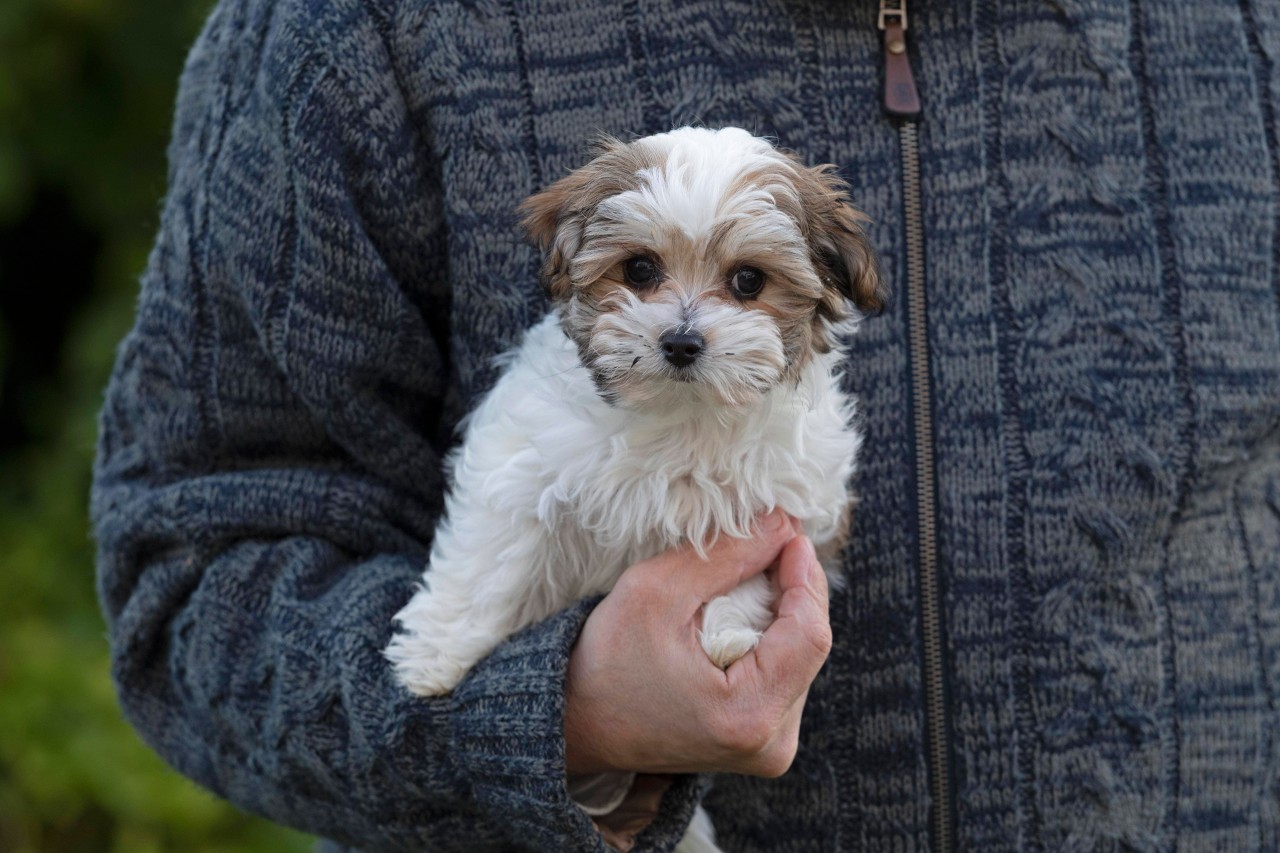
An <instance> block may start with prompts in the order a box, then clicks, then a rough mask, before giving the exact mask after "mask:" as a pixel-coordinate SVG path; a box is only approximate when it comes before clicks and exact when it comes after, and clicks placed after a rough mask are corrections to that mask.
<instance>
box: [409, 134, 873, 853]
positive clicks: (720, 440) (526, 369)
mask: <svg viewBox="0 0 1280 853" xmlns="http://www.w3.org/2000/svg"><path fill="white" fill-rule="evenodd" d="M609 152H610V153H609V156H602V158H601V160H600V161H598V162H597V163H593V164H592V165H591V166H589V167H587V168H586V169H584V170H582V171H581V172H580V173H575V175H573V176H570V177H569V178H567V179H565V181H563V182H561V184H559V185H557V187H553V188H552V189H551V190H549V191H547V193H544V194H543V197H542V198H543V199H544V200H543V207H544V208H545V211H544V212H543V221H544V225H543V227H544V230H546V232H547V233H544V234H541V235H537V234H536V232H537V230H538V227H539V226H538V224H537V222H538V221H539V220H538V219H537V217H538V215H539V213H538V208H537V206H536V205H534V213H533V214H532V215H531V217H530V220H529V221H532V222H534V223H535V224H534V225H533V226H531V230H533V231H535V236H540V237H541V239H542V240H543V242H544V243H545V244H548V246H549V248H550V250H551V251H550V252H549V261H548V273H547V275H548V277H549V279H550V281H549V283H548V286H549V289H550V291H551V292H552V294H553V296H554V297H555V298H556V306H555V309H554V310H553V311H552V312H551V313H550V314H549V315H548V316H547V317H546V318H545V319H543V320H542V321H541V322H540V323H538V324H537V325H536V326H534V327H533V328H532V329H531V330H529V332H528V333H527V334H526V336H525V338H524V341H523V343H522V344H521V345H520V347H519V348H518V349H517V350H516V351H515V352H513V353H511V354H509V355H508V356H507V357H506V358H505V361H504V364H503V368H504V369H503V373H502V375H501V377H500V379H499V380H498V382H497V384H496V386H495V387H494V388H493V390H492V391H491V392H490V393H489V395H488V396H487V397H486V398H485V399H484V400H483V402H482V403H481V404H480V406H479V408H477V409H476V411H475V412H474V413H473V414H472V415H471V416H470V417H469V418H468V420H467V421H466V422H465V437H464V441H463V443H462V445H461V447H460V448H459V449H458V450H457V451H456V452H455V453H454V454H453V455H452V456H451V458H450V467H451V473H452V489H451V491H450V494H449V496H448V498H447V505H446V517H445V518H444V519H443V520H442V521H441V522H440V524H439V526H438V528H437V531H436V538H435V541H434V545H433V548H432V553H431V558H430V564H429V566H428V568H427V570H426V572H425V573H424V575H423V583H422V586H421V587H420V588H419V589H418V591H417V593H416V594H415V595H414V596H413V598H412V600H410V602H409V603H408V604H407V605H406V606H405V607H404V609H403V610H401V611H400V612H399V613H398V614H397V615H396V617H395V618H396V621H397V622H398V623H399V625H400V628H401V630H400V631H399V632H398V633H397V634H396V635H395V636H394V638H393V640H392V642H391V644H390V646H389V647H388V649H387V657H388V658H389V659H390V661H391V662H392V663H393V664H394V666H395V672H396V675H397V677H398V678H399V680H400V682H401V683H402V684H404V686H405V687H406V688H408V689H409V690H411V691H413V692H414V693H418V694H421V695H424V696H433V695H440V694H444V693H448V692H449V691H451V690H452V689H453V688H454V687H455V686H456V685H457V684H458V683H459V681H461V680H462V678H463V677H464V676H465V675H466V673H467V672H468V670H470V669H471V668H472V667H473V666H474V665H475V664H476V663H477V662H478V661H479V660H481V659H482V658H483V657H485V656H486V655H487V654H488V653H489V652H490V651H492V650H493V648H494V647H495V646H496V645H497V644H498V643H500V642H501V641H502V640H503V639H505V638H506V637H508V636H510V635H511V634H512V633H514V632H516V631H517V630H519V629H520V628H522V627H524V626H526V625H529V624H532V623H535V622H537V621H540V620H542V619H544V618H546V617H547V616H549V615H551V614H552V613H555V612H556V611H558V610H560V609H561V608H563V607H565V606H566V605H568V604H570V603H572V602H574V601H577V600H580V599H582V598H584V597H587V596H591V595H595V594H599V593H606V592H608V591H609V590H610V589H611V588H612V587H613V585H614V583H615V582H616V581H617V579H618V577H619V575H620V574H621V573H622V572H623V571H624V570H625V569H626V568H627V567H628V566H631V565H632V564H634V563H636V562H638V561H640V560H643V559H646V558H648V557H651V556H654V555H656V554H658V553H660V552H662V551H664V550H666V549H668V548H671V547H673V546H676V545H678V544H681V543H690V544H691V545H692V546H693V549H694V550H695V551H696V552H697V553H698V554H701V553H705V550H704V549H705V547H706V546H707V545H708V544H709V543H711V542H713V541H714V539H715V537H717V536H735V537H745V536H748V535H749V533H750V528H751V525H752V523H753V520H754V518H755V517H756V516H757V515H759V514H760V513H762V512H765V511H768V510H771V509H773V508H782V509H783V510H785V511H786V512H788V513H790V514H791V515H793V516H795V517H796V518H798V519H800V520H802V521H803V523H804V526H805V530H806V532H807V533H808V535H809V536H810V537H811V538H812V539H813V541H814V543H815V545H817V546H818V547H819V550H820V551H821V550H822V546H823V545H824V544H827V543H831V542H837V543H838V542H839V541H842V539H841V537H842V536H843V531H842V529H841V528H842V526H843V525H844V524H845V523H846V518H847V508H848V503H849V498H848V493H847V483H848V481H849V479H850V476H851V474H852V472H853V468H854V460H855V456H856V453H857V449H858V444H859V437H858V434H857V432H856V431H855V429H854V426H853V414H854V412H853V403H852V401H851V400H850V399H849V398H848V397H847V396H846V395H845V394H844V393H843V392H842V391H841V389H840V385H839V378H838V369H839V367H840V365H841V363H842V362H843V360H844V358H845V355H844V352H843V349H842V347H841V345H840V341H841V335H842V334H844V333H846V332H848V331H849V330H850V329H851V328H852V325H851V323H850V322H849V321H847V319H846V318H847V315H845V314H842V313H840V312H839V311H835V312H834V313H833V310H832V309H831V308H830V307H829V305H828V307H827V312H828V313H827V314H822V312H821V310H820V308H819V305H820V303H822V301H823V300H824V299H826V300H831V290H832V288H834V287H835V285H834V284H833V281H832V278H831V276H832V275H833V273H832V271H831V269H823V268H821V267H822V263H820V262H819V261H816V260H815V258H828V257H830V256H832V255H833V254H834V255H839V254H840V250H841V247H842V246H841V243H840V241H841V240H844V241H845V243H844V244H843V248H844V249H845V250H846V251H845V254H846V255H847V256H850V257H859V258H860V257H861V255H860V254H859V252H860V251H861V249H860V247H859V246H857V245H854V244H852V243H850V242H849V241H851V240H853V241H857V242H860V241H861V234H860V232H859V231H858V229H857V227H856V225H848V224H847V223H848V222H850V221H854V220H852V219H850V218H849V217H852V216H856V214H852V213H849V214H848V215H847V216H845V219H842V220H839V221H837V219H835V218H832V220H831V225H830V228H829V229H828V228H827V227H826V226H824V225H822V224H821V223H818V224H815V222H812V221H808V220H804V221H802V216H801V214H798V213H797V211H803V210H804V207H805V205H819V204H820V203H821V204H826V205H827V206H828V207H830V208H831V211H829V213H831V216H832V217H835V216H836V214H837V213H840V214H841V215H844V211H845V206H844V205H843V193H842V191H841V190H840V189H839V187H840V186H842V185H838V186H836V189H835V190H834V191H832V190H831V187H832V186H833V184H832V182H830V181H828V183H826V184H822V185H821V186H819V189H821V190H822V193H819V192H817V191H816V190H815V189H814V187H815V186H818V184H815V183H814V181H815V180H817V181H821V180H826V179H825V178H821V177H819V178H817V179H814V178H813V174H817V175H819V176H821V175H824V174H825V173H824V172H821V171H816V170H806V169H805V167H803V166H800V165H799V164H798V163H797V162H796V161H795V160H794V159H792V158H790V157H788V156H785V155H782V154H780V153H779V152H777V151H776V150H775V149H774V148H773V147H772V146H770V145H769V144H768V143H767V142H764V141H763V140H759V139H755V138H753V137H751V136H750V135H749V134H747V133H745V132H743V131H740V130H735V129H726V130H722V131H708V130H693V129H684V130H680V131H675V132H672V133H670V134H663V135H660V136H657V137H650V138H648V139H644V140H640V141H639V142H636V143H632V144H631V146H623V145H621V143H614V145H613V147H612V148H610V149H609ZM610 157H612V160H610ZM619 164H622V165H619ZM628 164H630V165H628ZM593 169H594V170H595V171H592V170H593ZM610 170H612V171H610ZM628 170H629V171H628ZM806 176H808V177H809V178H810V183H809V185H807V186H808V189H807V190H806V189H805V187H806V184H805V182H804V179H805V177H806ZM602 186H603V187H606V189H605V190H600V189H599V188H600V187H602ZM593 193H594V195H593ZM806 193H807V195H806ZM823 193H825V194H823ZM539 198H540V197H535V199H534V200H531V203H532V202H537V201H538V200H539ZM832 199H836V201H834V202H833V201H832ZM837 202H838V203H837ZM842 223H845V224H842ZM841 228H844V229H845V231H844V232H843V233H836V232H840V229H841ZM819 243H821V245H818V244H819ZM833 246H834V248H832V247H833ZM823 253H825V254H823ZM636 256H643V257H647V258H652V259H653V260H654V261H655V262H657V263H659V264H660V265H661V268H662V274H663V277H662V281H661V283H660V284H655V285H654V286H653V287H647V288H641V287H629V286H628V284H627V283H626V282H625V281H624V279H625V276H624V275H623V274H622V273H621V272H620V270H621V269H622V268H623V266H624V265H625V264H626V262H627V260H628V259H629V258H635V257H636ZM744 264H749V265H750V266H752V267H759V268H760V269H763V270H765V272H766V275H767V280H768V284H767V285H766V286H767V287H773V288H774V290H772V291H770V292H769V295H770V296H771V297H776V299H775V301H774V303H771V304H770V305H766V304H765V302H764V301H763V299H764V297H761V300H762V301H756V300H755V299H754V298H743V297H742V296H741V294H738V295H736V296H735V294H734V291H733V290H732V287H733V284H732V283H733V281H734V275H735V270H740V269H742V267H743V265H744ZM840 272H841V273H842V274H846V275H848V274H850V273H849V271H848V270H843V269H842V270H840ZM854 272H855V273H856V272H857V271H854ZM859 274H862V275H865V277H866V280H864V281H862V282H861V284H862V285H864V286H872V285H874V281H873V279H874V271H873V270H864V271H862V272H861V273H859ZM846 280H847V279H846ZM868 282H870V284H868ZM868 292H869V291H868ZM834 301H835V302H836V303H837V304H839V305H843V304H844V299H843V297H839V298H836V299H835V300H834ZM855 301H857V299H856V298H855ZM766 308H768V309H769V310H765V309H766ZM673 329H677V330H684V331H696V332H697V333H699V334H701V335H702V336H703V338H704V341H705V346H704V348H703V350H702V352H701V354H700V355H699V356H698V357H697V359H696V361H695V363H693V364H691V365H687V366H679V365H674V363H673V362H671V360H670V359H668V358H666V357H664V355H663V353H662V350H661V346H660V340H659V339H660V338H661V336H662V335H663V333H664V332H669V331H670V330H673ZM697 559H698V558H697V557H696V556H694V557H693V558H692V559H691V561H690V565H689V571H697V570H698V565H697ZM774 604H775V602H774V591H773V589H772V587H771V584H770V581H769V580H768V579H767V578H766V577H765V576H763V575H762V576H758V577H756V578H754V579H752V580H750V581H748V582H746V583H744V584H743V585H742V586H740V587H739V588H738V589H736V590H734V591H733V592H732V593H730V594H729V595H726V596H724V597H722V598H718V599H716V600H714V601H711V602H709V603H708V604H707V606H706V607H705V609H704V614H703V627H702V634H701V639H702V645H703V648H704V649H705V651H706V653H707V654H708V656H710V658H711V659H712V660H713V661H714V662H715V663H716V664H718V665H719V666H721V667H728V666H729V665H730V664H732V662H733V661H735V660H737V659H738V658H739V657H741V656H742V655H744V654H746V653H747V652H749V651H750V650H751V649H753V648H754V647H755V645H756V644H757V642H758V641H759V638H760V636H761V634H762V632H763V631H764V630H765V629H766V628H767V627H768V625H769V623H770V622H771V621H772V619H773V616H774V609H773V608H774ZM704 825H705V826H704ZM697 827H703V828H704V829H705V831H703V830H701V829H698V828H697ZM691 832H692V833H693V835H691V836H690V838H688V839H687V842H688V844H695V843H703V844H705V845H709V846H705V847H704V848H700V849H714V844H713V842H712V840H711V839H712V835H711V830H710V823H709V821H707V820H706V819H705V815H702V816H701V817H700V819H699V822H697V823H696V826H695V829H694V830H691ZM693 836H698V838H701V841H696V839H695V838H694V837H693ZM688 844H686V847H687V846H688ZM690 849H692V848H690Z"/></svg>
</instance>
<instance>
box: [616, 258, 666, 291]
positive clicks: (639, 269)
mask: <svg viewBox="0 0 1280 853" xmlns="http://www.w3.org/2000/svg"><path fill="white" fill-rule="evenodd" d="M622 274H623V276H624V277H625V278H626V280H627V284H629V285H631V286H632V287H639V288H644V287H652V286H653V285H655V284H657V283H658V277H659V276H660V275H661V271H660V270H659V269H658V265H657V264H655V263H654V262H653V261H652V260H650V259H649V258H646V257H644V256H643V255H637V256H636V257H634V258H630V259H628V260H627V262H626V263H625V264H623V266H622Z"/></svg>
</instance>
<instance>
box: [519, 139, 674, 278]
mask: <svg viewBox="0 0 1280 853" xmlns="http://www.w3.org/2000/svg"><path fill="white" fill-rule="evenodd" d="M592 149H593V151H592V153H593V154H594V155H595V157H594V159H593V160H592V161H591V162H590V163H588V164H587V165H585V166H583V167H582V168H581V169H577V170H576V171H573V172H570V173H569V174H568V175H566V176H565V177H563V178H561V179H560V180H558V181H556V182H555V183H554V184H552V185H551V186H549V187H547V188H546V189H545V190H543V191H542V192H539V193H536V194H534V195H532V196H530V197H529V198H527V199H525V200H524V202H523V203H522V204H521V205H520V208H519V212H520V214H521V222H520V224H521V225H522V226H523V227H524V230H525V233H526V234H527V235H528V236H529V239H530V240H531V241H532V242H533V243H534V244H535V245H537V246H538V248H540V249H541V250H542V251H543V252H544V253H545V259H544V261H543V265H542V283H543V285H544V286H545V287H546V288H547V295H548V296H550V297H551V299H552V300H553V301H561V300H563V299H565V298H567V297H568V296H569V293H570V289H571V284H570V281H569V269H568V268H569V263H570V261H572V260H573V256H574V255H575V254H576V253H577V251H578V249H579V248H580V247H581V245H582V232H583V228H584V227H585V226H586V223H587V220H588V219H590V218H591V215H592V213H593V212H594V211H595V208H596V205H598V204H600V202H602V201H604V200H605V199H606V198H608V197H610V196H612V195H616V194H618V193H621V192H625V191H627V190H630V189H634V188H635V187H636V186H637V185H638V183H639V182H638V180H637V178H636V173H637V172H639V171H640V170H641V169H643V168H645V167H647V166H650V165H652V163H650V162H647V161H646V160H645V158H644V157H643V154H642V152H641V151H640V150H639V149H638V148H637V147H636V146H634V145H627V144H626V143H623V142H620V141H618V140H617V139H614V138H612V137H608V136H605V137H601V138H600V139H599V140H597V141H596V142H595V144H594V145H593V146H592Z"/></svg>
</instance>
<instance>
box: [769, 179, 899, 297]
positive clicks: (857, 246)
mask: <svg viewBox="0 0 1280 853" xmlns="http://www.w3.org/2000/svg"><path fill="white" fill-rule="evenodd" d="M792 159H793V160H794V161H795V166H796V179H795V183H796V191H797V192H798V193H799V195H800V202H801V205H802V207H803V210H802V215H801V224H802V226H803V227H804V230H805V239H806V240H808V241H809V246H810V247H811V248H812V251H813V258H814V261H815V263H816V265H817V268H818V270H819V272H820V273H821V274H822V275H823V277H824V280H825V281H826V282H827V284H828V285H829V286H830V287H832V288H833V289H834V292H833V293H830V294H829V296H830V298H826V299H823V300H822V302H821V303H820V304H819V306H818V310H819V312H820V313H821V314H822V315H823V316H825V317H826V318H827V319H832V320H834V319H838V318H840V317H843V316H844V314H845V310H844V306H843V304H842V299H841V298H840V297H843V298H844V299H848V300H849V301H851V302H852V303H853V304H854V305H855V306H856V307H857V308H858V310H860V311H862V312H864V313H867V314H875V313H879V312H880V311H881V310H883V309H884V304H885V300H886V298H887V296H888V294H887V291H886V289H885V287H884V284H883V282H882V281H881V279H880V273H879V270H878V269H877V267H876V261H875V254H874V253H873V252H872V250H871V245H870V244H869V243H868V242H867V239H866V236H865V235H864V234H863V231H862V225H863V223H864V222H867V221H869V220H868V217H867V216H866V214H864V213H860V212H859V211H857V210H855V209H854V208H853V206H852V205H851V204H850V203H849V187H848V184H846V183H845V182H844V181H843V180H842V179H841V178H840V177H839V176H838V175H837V174H835V171H834V170H835V167H834V166H830V165H825V166H814V167H812V168H811V167H809V166H805V165H804V164H802V163H800V162H799V160H798V159H797V158H795V157H794V155H792Z"/></svg>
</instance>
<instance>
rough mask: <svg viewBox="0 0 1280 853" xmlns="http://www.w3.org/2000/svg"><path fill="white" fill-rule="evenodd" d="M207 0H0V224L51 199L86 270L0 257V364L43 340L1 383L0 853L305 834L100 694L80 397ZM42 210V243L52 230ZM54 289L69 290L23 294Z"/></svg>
mask: <svg viewBox="0 0 1280 853" xmlns="http://www.w3.org/2000/svg"><path fill="white" fill-rule="evenodd" d="M210 5H211V2H210V0H167V2H156V0H0V235H5V234H7V235H9V236H11V237H12V236H13V235H15V234H18V235H30V233H31V227H30V226H31V223H32V221H33V219H32V217H33V216H35V213H34V212H35V211H36V210H37V208H38V207H39V205H40V202H41V200H42V199H48V198H54V199H58V200H59V205H60V207H59V206H55V207H56V208H57V209H59V210H61V209H63V208H65V213H66V216H67V217H68V220H69V221H68V224H67V229H68V231H67V233H71V231H79V232H82V234H83V235H87V239H81V240H80V241H79V243H80V244H81V245H91V246H92V247H93V251H92V252H91V253H90V254H91V255H92V256H91V257H86V258H83V259H82V260H83V263H82V264H81V265H82V266H83V268H84V269H85V270H87V271H88V274H87V275H86V276H85V278H86V279H87V280H86V281H79V282H71V283H61V284H63V285H67V286H55V285H57V284H59V283H56V282H49V281H44V280H38V277H36V276H28V275H24V274H23V273H22V270H21V269H20V268H15V265H14V264H13V263H6V262H7V261H12V260H13V259H12V258H5V257H3V255H0V295H4V296H6V297H16V296H17V295H19V294H20V295H21V296H22V299H23V300H25V302H24V304H26V305H28V306H29V307H28V308H27V309H24V310H23V311H22V312H19V313H21V314H23V316H4V314H3V313H0V368H3V367H5V366H6V365H8V366H9V367H17V366H19V365H21V364H22V363H23V361H22V360H23V359H24V358H27V357H28V355H29V354H28V353H25V352H23V351H22V348H21V347H20V346H18V345H17V344H16V343H15V342H17V341H19V340H20V339H21V338H22V337H23V336H21V335H19V334H18V331H20V330H22V329H23V328H25V327H22V326H20V325H19V324H28V323H44V324H46V326H47V328H49V329H50V330H52V331H51V333H53V332H56V333H57V335H58V340H56V341H53V342H52V345H53V346H55V350H54V352H55V353H56V357H55V358H53V359H52V360H51V363H50V364H49V365H48V367H47V369H44V370H43V371H42V372H40V373H39V374H38V375H37V376H36V378H35V379H34V380H32V381H28V382H24V383H22V384H21V385H20V386H15V387H4V386H3V385H0V401H3V402H4V411H5V412H6V413H7V415H8V417H9V418H10V419H11V420H12V421H14V423H12V424H10V427H11V429H10V430H9V432H10V433H12V434H16V435H19V436H20V440H16V441H11V442H9V443H8V444H7V445H0V853H4V852H7V851H44V850H48V851H81V850H89V851H93V850H119V851H157V850H184V851H185V850H210V851H212V850H227V851H230V850H270V851H288V850H307V849H309V848H310V846H311V841H310V839H307V838H306V837H304V836H302V835H299V834H296V833H292V832H289V831H286V830H283V829H280V828H278V827H275V826H272V825H271V824H269V823H267V822H265V821H263V820H260V819H258V818H253V817H250V816H247V815H244V814H243V813H240V812H237V811H236V810H234V809H233V808H231V807H230V806H228V805H226V804H224V803H222V802H220V801H218V800H217V799H215V798H214V797H212V796H211V795H209V794H207V793H205V792H203V791H201V790H200V789H198V788H196V787H195V786H194V785H193V784H191V783H190V782H187V781H186V780H184V779H182V778H181V777H179V776H178V775H177V774H176V773H174V772H173V771H171V770H169V769H168V768H167V767H165V766H164V764H163V763H162V762H161V761H160V759H159V758H157V757H156V756H154V755H153V754H152V753H150V752H149V751H148V750H147V749H146V748H145V747H144V746H143V745H142V744H141V742H140V740H139V739H138V737H137V736H136V735H135V734H134V733H133V731H132V730H131V729H130V728H129V727H128V725H127V724H126V723H124V722H123V720H122V718H121V715H120V711H119V709H118V707H117V705H116V701H115V695H114V691H113V688H112V686H111V682H110V678H109V675H108V663H107V646H106V642H105V639H104V626H103V623H102V619H101V617H100V616H99V614H98V609H97V604H96V601H95V598H94V588H93V546H92V542H91V540H90V537H89V530H88V521H87V516H86V513H87V493H88V486H89V469H90V465H91V462H92V458H93V445H94V439H95V432H96V426H95V420H96V415H97V409H98V406H99V404H100V401H101V393H102V388H103V386H104V384H105V382H106V378H107V375H108V373H109V371H110V367H111V362H112V358H113V355H114V350H115V346H116V343H117V341H119V339H120V338H121V337H122V336H123V335H124V333H125V331H126V330H127V329H128V326H129V324H130V322H131V319H132V311H133V305H134V301H135V299H136V294H137V278H138V274H139V273H140V272H141V270H142V268H143V265H144V263H145V260H146V254H147V252H148V250H149V248H150V243H151V240H152V237H153V235H154V229H155V227H156V222H157V218H158V210H159V202H160V199H161V197H162V195H163V193H164V179H165V160H164V149H165V145H166V143H167V140H168V131H169V123H170V119H171V115H172V104H173V97H174V91H175V86H176V83H177V79H178V73H179V71H180V69H181V65H182V60H183V57H184V55H185V52H186V49H187V47H188V45H189V44H190V42H191V40H192V39H193V38H194V36H195V34H196V32H197V31H198V29H199V27H200V24H201V22H202V21H203V18H204V16H205V15H206V14H207V12H208V10H209V7H210ZM40 222H41V223H43V224H44V225H47V226H49V227H48V228H47V230H49V231H51V232H53V233H47V234H43V235H42V236H43V240H46V241H48V242H49V243H50V245H51V246H52V247H53V248H52V251H54V252H57V251H58V249H59V234H58V233H57V232H58V231H60V230H61V226H60V225H59V224H57V223H56V222H55V223H53V224H52V225H50V224H49V223H48V220H47V218H46V219H42V220H40ZM24 226H27V227H26V230H24ZM24 239H25V237H24ZM10 242H11V243H12V241H10ZM6 291H8V292H7V293H6ZM64 293H67V294H73V295H74V298H66V299H63V298H61V297H59V298H57V299H56V300H50V299H46V300H45V301H40V300H41V294H49V295H50V296H53V295H55V294H64ZM50 301H54V302H55V304H49V302H50ZM13 303H14V298H6V299H5V300H2V301H0V304H13ZM41 328H44V326H41ZM12 372H13V371H12V370H11V371H10V373H12ZM3 376H4V371H3V370H0V380H2V378H3Z"/></svg>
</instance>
